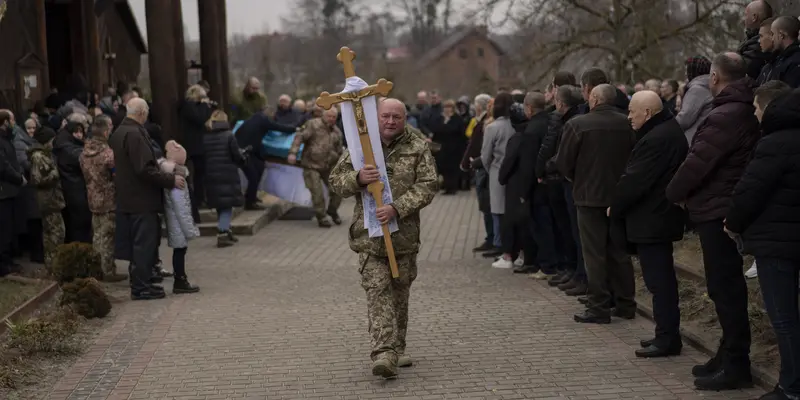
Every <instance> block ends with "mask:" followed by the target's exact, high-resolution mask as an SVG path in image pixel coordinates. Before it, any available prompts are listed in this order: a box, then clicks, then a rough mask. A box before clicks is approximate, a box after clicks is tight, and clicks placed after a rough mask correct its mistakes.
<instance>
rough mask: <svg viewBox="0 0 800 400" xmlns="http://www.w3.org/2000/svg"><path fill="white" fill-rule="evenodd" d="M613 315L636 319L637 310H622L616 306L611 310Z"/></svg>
mask: <svg viewBox="0 0 800 400" xmlns="http://www.w3.org/2000/svg"><path fill="white" fill-rule="evenodd" d="M611 315H612V316H614V317H617V318H622V319H634V318H636V310H620V309H619V308H614V309H613V310H611Z"/></svg>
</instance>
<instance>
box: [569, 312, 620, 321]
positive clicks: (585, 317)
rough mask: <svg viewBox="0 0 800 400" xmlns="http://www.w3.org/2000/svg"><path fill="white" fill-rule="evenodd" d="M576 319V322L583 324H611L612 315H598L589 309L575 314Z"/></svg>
mask: <svg viewBox="0 0 800 400" xmlns="http://www.w3.org/2000/svg"><path fill="white" fill-rule="evenodd" d="M574 319H575V322H580V323H582V324H609V323H611V317H610V316H605V317H603V316H599V315H596V314H593V313H591V312H589V311H588V310H587V311H584V312H582V313H579V314H575V316H574Z"/></svg>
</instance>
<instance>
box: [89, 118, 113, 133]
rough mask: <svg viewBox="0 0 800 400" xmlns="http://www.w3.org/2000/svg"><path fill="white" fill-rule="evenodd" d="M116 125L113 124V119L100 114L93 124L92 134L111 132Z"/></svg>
mask: <svg viewBox="0 0 800 400" xmlns="http://www.w3.org/2000/svg"><path fill="white" fill-rule="evenodd" d="M113 125H114V124H113V123H112V122H111V117H109V116H108V115H105V114H100V115H98V116H96V117H94V122H92V132H105V131H106V130H109V131H110V130H111V127H112V126H113Z"/></svg>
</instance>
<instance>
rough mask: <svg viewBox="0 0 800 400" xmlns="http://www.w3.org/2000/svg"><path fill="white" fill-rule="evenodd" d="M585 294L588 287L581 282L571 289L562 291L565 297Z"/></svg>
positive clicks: (587, 291)
mask: <svg viewBox="0 0 800 400" xmlns="http://www.w3.org/2000/svg"><path fill="white" fill-rule="evenodd" d="M587 293H589V287H588V286H586V284H585V283H583V282H580V283H578V284H577V285H575V287H573V288H572V289H567V290H565V291H564V294H566V295H567V296H584V295H586V294H587Z"/></svg>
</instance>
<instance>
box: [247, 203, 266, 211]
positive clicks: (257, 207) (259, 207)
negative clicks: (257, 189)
mask: <svg viewBox="0 0 800 400" xmlns="http://www.w3.org/2000/svg"><path fill="white" fill-rule="evenodd" d="M266 208H267V207H266V206H265V205H263V204H261V203H249V204H245V205H244V209H245V210H248V211H261V210H265V209H266Z"/></svg>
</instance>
